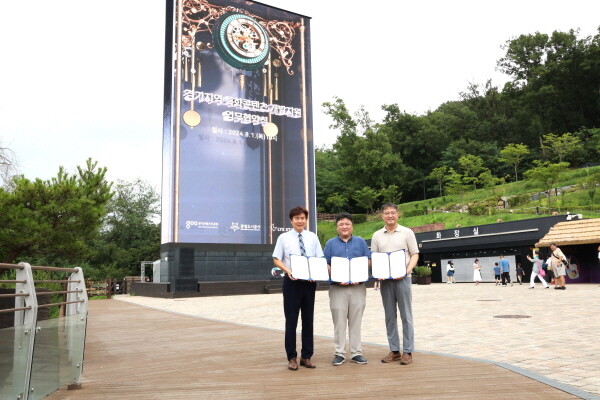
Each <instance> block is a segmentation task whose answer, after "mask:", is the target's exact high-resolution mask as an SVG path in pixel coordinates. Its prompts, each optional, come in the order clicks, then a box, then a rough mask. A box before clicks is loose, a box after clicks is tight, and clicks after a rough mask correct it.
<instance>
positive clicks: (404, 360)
mask: <svg viewBox="0 0 600 400" xmlns="http://www.w3.org/2000/svg"><path fill="white" fill-rule="evenodd" d="M410 363H412V354H409V353H404V354H402V357H400V364H402V365H408V364H410Z"/></svg>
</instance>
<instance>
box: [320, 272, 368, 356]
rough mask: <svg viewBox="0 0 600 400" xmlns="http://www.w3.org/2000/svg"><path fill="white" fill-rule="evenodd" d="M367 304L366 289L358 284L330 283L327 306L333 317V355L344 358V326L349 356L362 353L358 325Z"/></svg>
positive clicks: (359, 325)
mask: <svg viewBox="0 0 600 400" xmlns="http://www.w3.org/2000/svg"><path fill="white" fill-rule="evenodd" d="M366 304H367V289H366V287H365V285H364V284H360V285H348V286H341V285H331V286H330V287H329V307H330V308H331V317H332V318H333V343H334V346H335V353H334V354H335V355H336V356H342V357H344V358H346V328H348V337H349V339H350V354H351V357H354V356H357V355H361V354H362V343H361V334H360V327H361V323H362V316H363V312H364V311H365V305H366Z"/></svg>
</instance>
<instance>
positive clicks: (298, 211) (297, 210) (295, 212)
mask: <svg viewBox="0 0 600 400" xmlns="http://www.w3.org/2000/svg"><path fill="white" fill-rule="evenodd" d="M300 214H304V216H305V217H306V218H308V210H307V209H306V208H304V207H301V206H296V207H294V208H292V209H291V210H290V220H292V219H294V217H295V216H296V215H300Z"/></svg>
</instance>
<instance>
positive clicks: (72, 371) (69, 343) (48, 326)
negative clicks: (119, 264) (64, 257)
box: [0, 263, 88, 400]
mask: <svg viewBox="0 0 600 400" xmlns="http://www.w3.org/2000/svg"><path fill="white" fill-rule="evenodd" d="M1 269H14V270H16V276H15V279H3V280H0V283H4V284H12V285H11V288H13V289H10V290H11V291H12V290H14V292H13V293H2V294H0V299H4V298H10V299H14V306H13V307H12V308H8V309H1V308H0V315H1V316H2V321H3V325H2V327H6V328H0V335H4V334H5V329H7V330H8V329H10V330H11V331H12V332H11V334H12V335H13V336H14V340H8V341H1V342H0V346H2V348H1V349H0V354H11V353H12V354H13V356H12V357H10V358H12V360H11V359H10V358H8V359H7V360H4V359H3V360H2V361H3V363H4V362H5V361H6V362H7V363H8V364H9V365H8V367H9V368H12V371H13V374H14V379H16V381H15V382H14V384H13V385H12V387H8V388H7V389H6V390H9V392H6V391H5V388H4V387H3V388H2V389H1V390H0V392H1V395H0V397H2V398H5V395H6V396H7V397H6V398H15V399H21V400H28V399H31V397H32V393H33V391H34V386H35V393H36V396H35V397H36V398H39V396H46V395H49V394H50V393H51V392H52V391H54V390H56V389H59V388H60V386H63V385H65V386H66V385H67V384H68V385H69V389H70V388H76V387H78V386H80V385H81V373H82V371H83V349H84V347H85V331H86V327H87V303H88V294H87V290H86V286H85V277H84V274H83V271H82V269H81V268H79V267H77V268H59V267H47V266H31V265H29V264H27V263H21V264H19V265H15V264H5V263H0V270H1ZM33 271H49V272H50V273H51V276H50V277H49V278H55V279H42V280H38V281H36V280H35V279H34V273H33ZM64 272H67V273H68V274H64V275H65V277H64V279H56V278H60V277H61V276H62V275H63V273H64ZM41 283H54V284H56V285H48V286H49V288H44V289H46V290H44V291H41V290H40V289H41V288H40V287H38V288H37V290H36V284H41ZM50 289H58V290H50ZM52 295H60V297H58V298H56V300H59V299H60V300H63V301H61V302H58V303H48V304H39V302H38V297H40V296H52ZM40 298H44V297H40ZM46 298H47V299H49V298H48V297H46ZM9 301H11V300H9ZM46 301H48V300H46ZM9 306H10V305H9ZM2 307H6V305H3V306H2ZM50 307H60V311H59V317H58V318H57V319H53V320H52V321H46V320H39V321H38V315H39V316H40V318H41V316H42V315H48V314H47V313H39V311H40V310H41V309H48V308H50ZM8 313H13V314H14V315H13V316H11V315H7V314H8ZM7 318H8V320H7ZM46 318H47V317H46ZM46 318H45V319H46ZM13 320H14V323H13ZM7 322H8V324H9V325H13V327H11V328H8V327H7ZM39 335H60V337H61V338H62V339H61V340H59V341H58V351H59V352H65V353H67V354H65V355H66V356H65V357H64V360H68V363H69V365H68V367H67V366H64V365H62V364H61V363H64V360H63V357H57V358H56V360H57V361H54V360H51V361H48V360H43V362H44V363H48V362H50V363H52V362H54V363H56V365H53V366H52V368H57V369H58V370H60V371H61V373H60V374H58V375H59V379H58V380H57V381H54V380H52V381H47V377H46V376H45V375H44V374H40V373H39V372H38V371H39V370H40V366H39V365H36V364H37V363H38V362H42V361H40V360H39V357H37V358H36V357H34V353H35V352H36V351H37V347H38V346H39V344H37V343H36V337H38V338H39V337H41V336H39ZM41 342H43V340H42V341H41ZM6 346H9V348H8V349H6V348H5V347H6ZM10 346H14V350H13V351H11V350H10ZM11 361H12V365H10V363H11ZM59 364H60V365H59ZM43 367H44V368H45V367H46V364H44V365H43ZM64 368H67V369H65V370H64V371H63V369H64ZM9 370H10V369H9ZM62 372H65V373H62ZM41 381H43V383H44V384H43V385H41V387H43V389H42V391H43V393H41V392H40V391H39V390H40V382H41ZM13 392H14V393H13Z"/></svg>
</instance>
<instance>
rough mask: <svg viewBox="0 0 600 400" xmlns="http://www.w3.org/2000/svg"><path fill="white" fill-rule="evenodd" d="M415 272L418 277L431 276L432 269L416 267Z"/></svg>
mask: <svg viewBox="0 0 600 400" xmlns="http://www.w3.org/2000/svg"><path fill="white" fill-rule="evenodd" d="M414 272H415V273H416V274H417V276H418V277H425V276H431V268H430V267H415V269H414Z"/></svg>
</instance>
